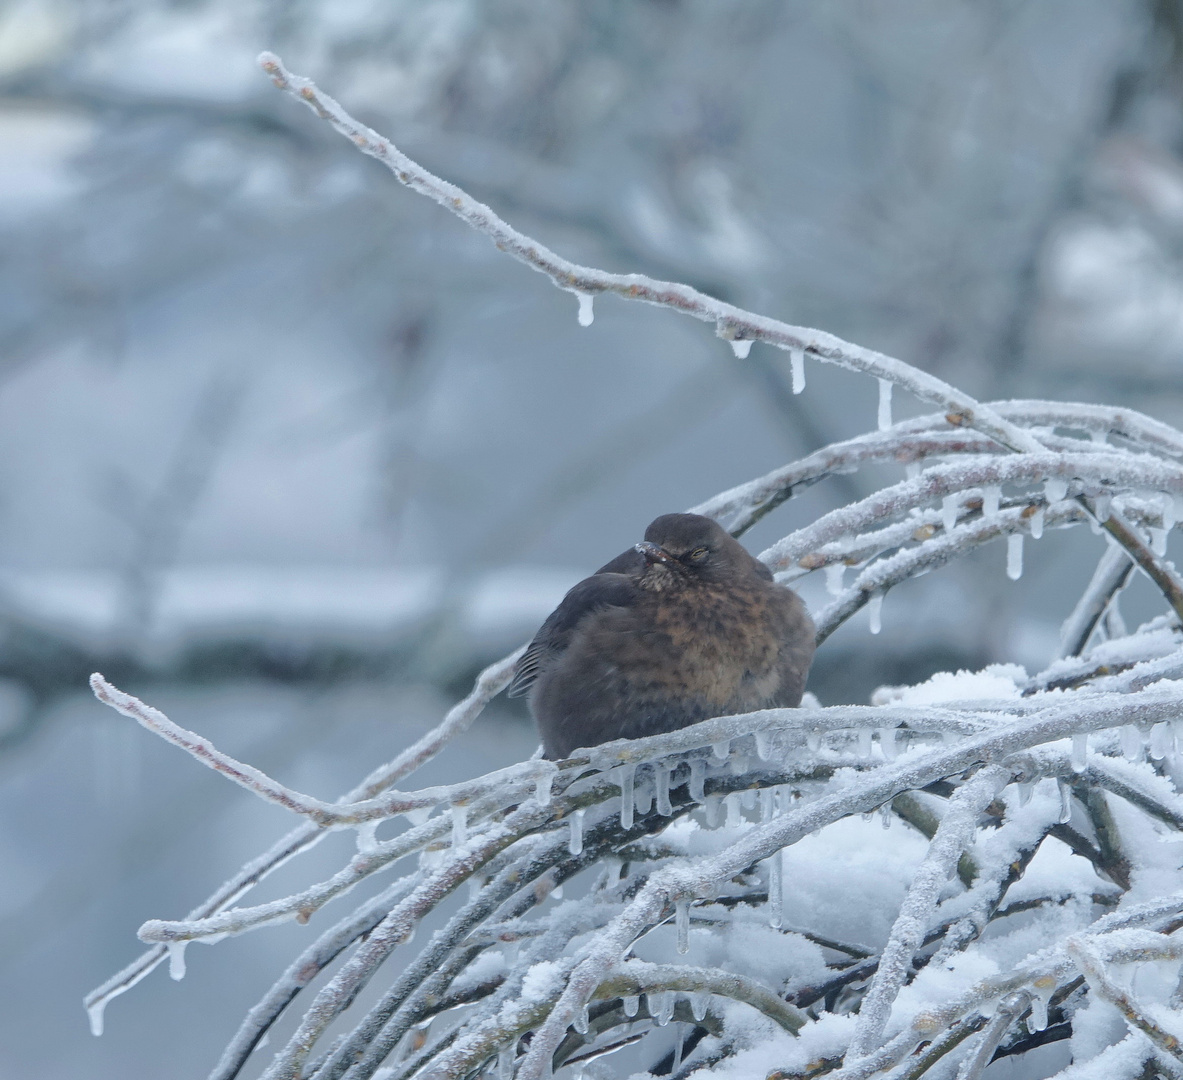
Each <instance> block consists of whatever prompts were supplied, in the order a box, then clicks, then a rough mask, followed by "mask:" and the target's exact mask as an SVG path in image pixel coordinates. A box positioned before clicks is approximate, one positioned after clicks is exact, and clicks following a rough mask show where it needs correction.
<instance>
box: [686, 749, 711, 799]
mask: <svg viewBox="0 0 1183 1080" xmlns="http://www.w3.org/2000/svg"><path fill="white" fill-rule="evenodd" d="M706 772H707V763H706V762H705V761H703V759H702V758H693V759H691V761H690V783H689V785H688V786H689V790H690V798H692V799H693V800H694V801H695V802H697V803H700V802H702V800H703V784H704V783H705V781H706Z"/></svg>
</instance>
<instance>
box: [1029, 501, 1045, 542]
mask: <svg viewBox="0 0 1183 1080" xmlns="http://www.w3.org/2000/svg"><path fill="white" fill-rule="evenodd" d="M1043 516H1044V509H1043V507H1042V506H1039V507H1036V510H1035V513H1034V514H1032V515H1031V539H1032V540H1038V539H1039V538H1040V537H1042V536H1043Z"/></svg>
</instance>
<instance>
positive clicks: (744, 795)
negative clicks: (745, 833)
mask: <svg viewBox="0 0 1183 1080" xmlns="http://www.w3.org/2000/svg"><path fill="white" fill-rule="evenodd" d="M739 805H740V806H742V807H743V808H744V809H745V810H755V809H756V793H755V792H754V791H753V790H752V789H751V788H744V789H743V791H741V792H739Z"/></svg>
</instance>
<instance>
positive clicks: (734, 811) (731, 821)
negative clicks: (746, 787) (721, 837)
mask: <svg viewBox="0 0 1183 1080" xmlns="http://www.w3.org/2000/svg"><path fill="white" fill-rule="evenodd" d="M723 806H724V808H725V809H726V811H727V820H726V821H725V822H724V828H727V829H738V828H739V827H740V825H741V824H743V811H742V809H741V807H740V804H739V793H738V792H735V791H733V792H732V793H731V794H730V795H728V796H727V797H726V798H725V799H724V800H723Z"/></svg>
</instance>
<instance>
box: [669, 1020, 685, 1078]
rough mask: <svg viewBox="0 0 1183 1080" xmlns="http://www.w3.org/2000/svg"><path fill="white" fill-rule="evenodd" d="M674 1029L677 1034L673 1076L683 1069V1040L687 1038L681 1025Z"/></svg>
mask: <svg viewBox="0 0 1183 1080" xmlns="http://www.w3.org/2000/svg"><path fill="white" fill-rule="evenodd" d="M674 1027H675V1028H676V1029H677V1034H676V1035H675V1036H674V1063H673V1065H672V1066H671V1067H670V1075H671V1076H673V1075H674V1074H676V1073H677V1071H678V1070H679V1069H680V1068H681V1067H682V1040H683V1038H684V1037H685V1033H684V1032H683V1031H682V1025H681V1024H675V1025H674Z"/></svg>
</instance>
